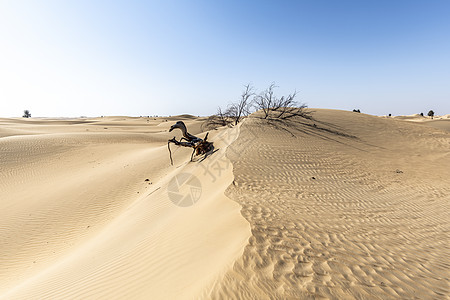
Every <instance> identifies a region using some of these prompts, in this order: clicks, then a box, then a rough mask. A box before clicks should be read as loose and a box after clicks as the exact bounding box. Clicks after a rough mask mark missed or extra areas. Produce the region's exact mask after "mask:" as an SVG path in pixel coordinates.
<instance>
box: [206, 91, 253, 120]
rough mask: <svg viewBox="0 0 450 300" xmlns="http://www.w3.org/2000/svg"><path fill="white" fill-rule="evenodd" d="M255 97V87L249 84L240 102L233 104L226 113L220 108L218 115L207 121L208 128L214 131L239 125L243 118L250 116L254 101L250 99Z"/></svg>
mask: <svg viewBox="0 0 450 300" xmlns="http://www.w3.org/2000/svg"><path fill="white" fill-rule="evenodd" d="M254 95H255V94H254V92H253V87H252V86H251V85H250V84H247V85H246V86H245V89H244V91H243V92H242V95H241V99H240V100H239V102H237V103H231V104H230V105H228V107H227V109H226V110H225V111H222V109H221V108H220V107H219V108H218V109H217V113H216V114H215V115H213V116H210V117H209V118H208V120H207V121H206V128H209V129H212V128H217V127H221V126H228V125H230V124H234V125H237V124H238V123H239V122H240V121H241V120H242V118H244V117H246V116H248V115H249V114H250V112H251V107H252V100H251V99H250V98H251V97H252V96H254Z"/></svg>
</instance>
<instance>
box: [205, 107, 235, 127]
mask: <svg viewBox="0 0 450 300" xmlns="http://www.w3.org/2000/svg"><path fill="white" fill-rule="evenodd" d="M233 121H234V120H233V119H232V117H231V116H230V112H229V109H227V110H225V111H222V108H220V107H218V108H217V113H216V114H215V115H212V116H210V117H209V118H208V119H207V120H206V123H205V126H206V128H207V129H215V128H217V127H222V126H228V125H230V124H232V123H233Z"/></svg>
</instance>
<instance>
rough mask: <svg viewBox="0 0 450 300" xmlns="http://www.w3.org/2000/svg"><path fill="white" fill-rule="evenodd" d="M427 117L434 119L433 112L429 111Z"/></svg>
mask: <svg viewBox="0 0 450 300" xmlns="http://www.w3.org/2000/svg"><path fill="white" fill-rule="evenodd" d="M428 116H429V117H431V118H432V119H433V117H434V111H433V110H430V111H429V112H428Z"/></svg>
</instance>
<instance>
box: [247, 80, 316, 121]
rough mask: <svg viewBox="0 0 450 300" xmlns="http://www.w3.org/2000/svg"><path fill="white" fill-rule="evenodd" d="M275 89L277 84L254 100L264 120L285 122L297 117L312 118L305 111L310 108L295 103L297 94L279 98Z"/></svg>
mask: <svg viewBox="0 0 450 300" xmlns="http://www.w3.org/2000/svg"><path fill="white" fill-rule="evenodd" d="M275 88H276V86H275V83H272V84H271V85H270V86H269V87H268V88H267V89H266V90H265V91H264V92H262V93H260V94H259V95H257V96H255V98H254V100H253V101H254V105H255V107H256V109H257V110H261V111H262V113H263V118H264V119H282V120H285V119H289V118H292V117H295V116H300V117H304V118H309V117H310V112H307V111H306V110H305V108H307V107H308V106H307V105H306V104H299V103H298V102H297V101H295V97H296V96H297V92H294V93H292V94H289V95H288V96H282V97H281V98H278V97H277V96H276V95H275V93H274V89H275Z"/></svg>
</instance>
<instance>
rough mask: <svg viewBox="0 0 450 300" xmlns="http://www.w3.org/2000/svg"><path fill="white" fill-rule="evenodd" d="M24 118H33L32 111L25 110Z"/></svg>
mask: <svg viewBox="0 0 450 300" xmlns="http://www.w3.org/2000/svg"><path fill="white" fill-rule="evenodd" d="M22 117H23V118H31V113H30V111H29V110H28V109H25V110H24V111H23V116H22Z"/></svg>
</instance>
